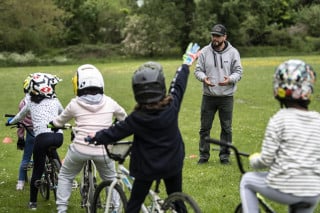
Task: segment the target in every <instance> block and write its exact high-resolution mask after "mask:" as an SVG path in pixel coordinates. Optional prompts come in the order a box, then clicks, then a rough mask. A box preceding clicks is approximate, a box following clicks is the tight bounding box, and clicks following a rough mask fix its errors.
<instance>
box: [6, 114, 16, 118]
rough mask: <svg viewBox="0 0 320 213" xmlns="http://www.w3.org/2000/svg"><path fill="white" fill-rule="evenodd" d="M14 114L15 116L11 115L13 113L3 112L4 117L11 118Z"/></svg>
mask: <svg viewBox="0 0 320 213" xmlns="http://www.w3.org/2000/svg"><path fill="white" fill-rule="evenodd" d="M14 116H16V115H13V114H4V117H6V118H13V117H14Z"/></svg>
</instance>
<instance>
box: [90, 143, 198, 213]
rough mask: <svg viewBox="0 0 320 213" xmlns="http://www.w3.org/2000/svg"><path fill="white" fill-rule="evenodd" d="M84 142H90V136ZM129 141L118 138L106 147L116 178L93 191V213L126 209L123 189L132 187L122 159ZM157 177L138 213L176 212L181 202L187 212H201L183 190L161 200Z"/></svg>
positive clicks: (129, 146)
mask: <svg viewBox="0 0 320 213" xmlns="http://www.w3.org/2000/svg"><path fill="white" fill-rule="evenodd" d="M86 141H88V142H90V143H92V141H91V138H86ZM131 146H132V142H130V141H120V142H117V143H115V144H113V145H108V146H105V148H106V151H107V154H108V156H109V157H110V158H111V159H113V160H115V161H117V162H118V166H117V177H116V179H115V180H113V181H103V182H101V183H100V184H99V185H98V187H97V189H96V191H95V194H94V201H93V205H92V207H93V208H92V212H94V213H96V212H125V209H126V206H127V197H126V194H125V192H124V191H125V190H126V191H128V193H130V191H131V189H132V181H133V180H134V178H133V177H131V176H130V174H129V171H128V170H127V169H126V168H125V166H124V161H125V158H126V157H127V156H129V154H130V150H131ZM159 187H160V180H157V181H156V184H155V189H154V190H151V189H150V191H149V194H148V198H149V199H150V202H149V203H148V204H147V202H146V203H145V204H143V205H142V206H141V212H143V213H153V212H158V213H161V212H176V211H175V203H176V202H183V203H184V205H185V206H186V208H187V211H188V212H196V213H200V212H201V210H200V208H199V206H198V204H197V203H196V202H195V201H194V199H193V198H192V197H191V196H190V195H188V194H186V193H183V192H175V193H172V194H170V195H169V196H168V197H167V198H165V199H163V198H161V197H160V196H159V193H160V190H159Z"/></svg>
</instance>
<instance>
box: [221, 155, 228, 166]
mask: <svg viewBox="0 0 320 213" xmlns="http://www.w3.org/2000/svg"><path fill="white" fill-rule="evenodd" d="M220 163H221V164H229V163H230V161H229V157H228V156H221V157H220Z"/></svg>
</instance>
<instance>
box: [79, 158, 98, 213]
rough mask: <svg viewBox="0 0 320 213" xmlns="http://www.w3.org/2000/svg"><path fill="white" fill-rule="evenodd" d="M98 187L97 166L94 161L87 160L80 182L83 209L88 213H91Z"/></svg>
mask: <svg viewBox="0 0 320 213" xmlns="http://www.w3.org/2000/svg"><path fill="white" fill-rule="evenodd" d="M96 187H97V178H96V166H95V164H94V162H93V160H87V161H86V162H85V163H84V165H83V169H82V177H81V182H80V195H81V208H85V210H86V212H87V213H90V212H91V206H92V205H91V204H92V202H93V197H94V192H95V189H96Z"/></svg>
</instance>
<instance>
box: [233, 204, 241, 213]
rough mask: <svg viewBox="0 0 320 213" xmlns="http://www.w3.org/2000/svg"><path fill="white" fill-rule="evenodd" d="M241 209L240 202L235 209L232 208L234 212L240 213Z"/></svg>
mask: <svg viewBox="0 0 320 213" xmlns="http://www.w3.org/2000/svg"><path fill="white" fill-rule="evenodd" d="M242 212H243V210H242V203H240V204H239V205H238V206H237V207H236V210H234V213H242Z"/></svg>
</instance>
